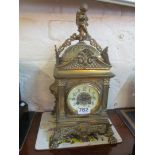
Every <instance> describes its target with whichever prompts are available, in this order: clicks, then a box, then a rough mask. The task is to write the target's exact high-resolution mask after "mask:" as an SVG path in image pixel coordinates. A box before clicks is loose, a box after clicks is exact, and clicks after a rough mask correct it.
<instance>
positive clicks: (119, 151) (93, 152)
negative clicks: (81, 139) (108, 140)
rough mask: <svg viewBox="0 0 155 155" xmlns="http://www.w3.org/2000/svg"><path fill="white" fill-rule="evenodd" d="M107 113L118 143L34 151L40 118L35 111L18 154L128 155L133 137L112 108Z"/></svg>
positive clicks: (39, 114)
mask: <svg viewBox="0 0 155 155" xmlns="http://www.w3.org/2000/svg"><path fill="white" fill-rule="evenodd" d="M108 115H109V117H110V119H111V121H112V123H113V124H114V126H115V128H116V129H117V131H118V133H119V134H120V136H121V137H122V139H123V142H122V143H120V144H116V145H108V144H107V145H99V146H88V147H82V148H72V149H61V150H53V151H36V150H35V142H36V138H37V133H38V129H39V124H40V119H41V113H36V115H35V116H34V119H33V123H32V126H31V129H30V131H29V134H28V136H27V139H26V141H25V144H24V145H23V147H22V149H21V151H20V153H19V155H130V154H131V153H132V147H133V145H134V142H135V140H134V137H133V136H132V134H131V133H130V131H129V129H128V128H127V127H126V126H125V124H124V123H123V122H122V120H121V119H120V118H119V116H118V115H117V114H116V112H115V111H114V110H110V111H108Z"/></svg>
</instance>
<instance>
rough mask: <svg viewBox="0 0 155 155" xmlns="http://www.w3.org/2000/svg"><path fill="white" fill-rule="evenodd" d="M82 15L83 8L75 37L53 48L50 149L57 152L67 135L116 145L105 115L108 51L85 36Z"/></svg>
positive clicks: (86, 21)
mask: <svg viewBox="0 0 155 155" xmlns="http://www.w3.org/2000/svg"><path fill="white" fill-rule="evenodd" d="M86 11H87V6H86V5H83V6H81V7H80V9H79V11H77V14H76V25H77V27H78V32H79V33H78V34H76V33H74V34H73V35H71V36H70V37H69V38H68V39H66V40H65V42H64V43H63V44H62V45H61V46H60V47H59V48H57V47H56V46H55V53H56V64H55V69H54V78H55V82H54V83H53V84H52V85H51V86H50V90H51V92H52V94H53V95H54V96H55V99H56V100H55V103H56V104H55V107H54V113H55V114H56V130H55V133H54V135H53V137H52V138H51V141H50V143H49V145H50V148H57V147H58V145H59V144H60V143H61V142H63V141H65V140H66V138H68V137H70V135H72V136H75V137H77V136H78V137H79V138H81V139H84V138H85V139H88V138H89V136H90V135H91V134H92V133H93V134H94V133H98V134H104V136H107V137H108V140H109V143H116V139H115V138H114V136H113V131H112V129H111V124H110V122H109V119H108V116H107V113H106V108H107V100H108V90H109V80H110V78H112V77H113V76H114V74H113V73H112V72H110V68H111V67H112V66H111V64H110V61H109V57H108V47H105V48H104V49H102V48H101V47H100V45H99V44H98V43H97V42H96V41H95V40H94V39H93V38H92V37H91V36H90V34H89V33H88V31H87V26H88V17H87V15H86ZM72 42H76V43H74V45H72Z"/></svg>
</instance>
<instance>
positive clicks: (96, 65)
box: [54, 5, 113, 78]
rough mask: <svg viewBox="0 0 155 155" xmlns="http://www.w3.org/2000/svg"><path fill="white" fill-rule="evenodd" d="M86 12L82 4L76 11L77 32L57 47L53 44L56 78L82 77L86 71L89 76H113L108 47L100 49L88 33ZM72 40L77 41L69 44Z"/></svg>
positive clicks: (85, 7) (85, 6)
mask: <svg viewBox="0 0 155 155" xmlns="http://www.w3.org/2000/svg"><path fill="white" fill-rule="evenodd" d="M86 12H87V5H83V6H81V7H80V9H79V11H77V13H76V25H77V27H78V31H79V34H76V33H74V34H72V35H71V36H70V38H68V39H66V40H65V42H64V43H63V44H62V45H61V46H60V47H59V48H57V47H56V46H55V53H56V65H55V71H54V76H55V77H56V78H62V77H65V78H72V77H78V76H80V77H84V76H88V74H87V73H88V72H89V76H96V77H102V75H103V76H110V77H112V76H113V74H112V73H111V72H110V68H111V64H110V61H109V57H108V47H106V48H104V49H102V48H101V46H100V45H99V44H98V43H97V42H96V41H95V39H93V38H92V37H91V36H90V35H89V33H88V30H87V26H88V17H87V15H86ZM73 41H78V43H77V44H74V45H71V43H72V42H73ZM80 70H81V71H80ZM91 70H93V72H91ZM94 70H95V71H94Z"/></svg>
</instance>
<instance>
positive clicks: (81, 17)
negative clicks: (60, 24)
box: [76, 4, 89, 41]
mask: <svg viewBox="0 0 155 155" xmlns="http://www.w3.org/2000/svg"><path fill="white" fill-rule="evenodd" d="M87 10H88V6H87V4H83V5H81V6H80V9H79V10H78V11H77V13H76V25H77V26H78V31H79V36H77V37H78V39H79V41H83V40H86V39H87V37H88V36H89V34H88V31H87V26H88V17H87V15H86V12H87Z"/></svg>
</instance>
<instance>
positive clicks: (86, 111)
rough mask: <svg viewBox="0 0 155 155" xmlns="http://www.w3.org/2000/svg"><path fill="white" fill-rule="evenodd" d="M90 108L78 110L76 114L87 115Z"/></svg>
mask: <svg viewBox="0 0 155 155" xmlns="http://www.w3.org/2000/svg"><path fill="white" fill-rule="evenodd" d="M89 113H90V108H78V114H89Z"/></svg>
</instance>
